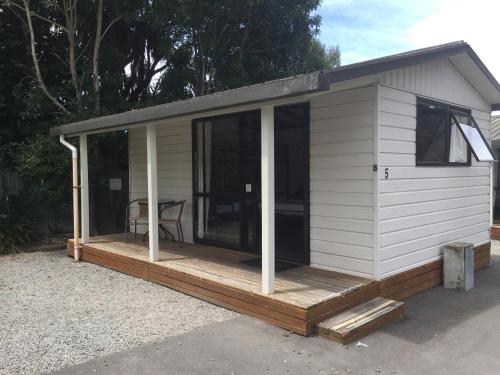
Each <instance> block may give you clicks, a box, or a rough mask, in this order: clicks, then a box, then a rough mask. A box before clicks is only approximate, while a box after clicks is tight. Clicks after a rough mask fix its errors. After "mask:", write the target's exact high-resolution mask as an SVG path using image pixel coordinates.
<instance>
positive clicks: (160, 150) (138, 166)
mask: <svg viewBox="0 0 500 375" xmlns="http://www.w3.org/2000/svg"><path fill="white" fill-rule="evenodd" d="M128 137H129V141H128V142H129V187H130V200H134V199H138V198H145V197H147V195H148V186H147V162H146V130H145V128H135V129H129V131H128ZM156 143H157V146H156V148H157V157H158V199H175V200H182V199H185V200H187V204H186V206H185V207H184V211H183V214H182V228H183V232H184V238H185V240H186V241H188V242H192V241H193V219H192V215H193V213H192V212H193V211H192V208H193V205H192V198H193V195H192V192H191V191H192V172H191V171H192V162H191V159H192V156H191V143H192V141H191V121H190V120H187V121H186V120H184V121H180V122H179V121H177V122H168V123H165V124H164V125H159V126H158V127H157V141H156ZM132 214H134V212H132ZM132 229H133V228H132ZM169 229H170V230H173V233H175V228H169ZM137 231H138V232H139V233H145V232H146V231H147V223H146V222H144V221H143V222H139V223H138V228H137Z"/></svg>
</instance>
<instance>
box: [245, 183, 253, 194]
mask: <svg viewBox="0 0 500 375" xmlns="http://www.w3.org/2000/svg"><path fill="white" fill-rule="evenodd" d="M245 192H247V193H251V192H252V184H245Z"/></svg>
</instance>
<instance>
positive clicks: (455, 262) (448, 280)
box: [443, 242, 474, 291]
mask: <svg viewBox="0 0 500 375" xmlns="http://www.w3.org/2000/svg"><path fill="white" fill-rule="evenodd" d="M443 268H444V269H443V274H444V287H445V288H449V289H455V290H461V291H467V290H470V289H472V288H474V245H473V244H471V243H468V242H454V243H450V244H448V245H445V247H444V254H443Z"/></svg>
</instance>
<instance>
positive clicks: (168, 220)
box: [158, 200, 186, 242]
mask: <svg viewBox="0 0 500 375" xmlns="http://www.w3.org/2000/svg"><path fill="white" fill-rule="evenodd" d="M185 204H186V200H182V201H177V202H174V203H172V204H169V205H166V206H165V207H163V208H162V209H161V210H160V212H159V213H158V216H159V218H158V225H159V226H160V228H161V229H162V230H163V232H164V233H165V236H166V235H167V233H170V232H168V231H167V230H166V228H164V225H167V224H175V227H176V229H177V237H178V239H179V242H184V233H183V232H182V223H181V218H182V211H183V210H184V205H185ZM175 209H177V211H175ZM163 214H169V215H168V216H167V217H163ZM172 238H173V240H174V241H175V237H174V236H173V235H172Z"/></svg>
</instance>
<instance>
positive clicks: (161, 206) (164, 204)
mask: <svg viewBox="0 0 500 375" xmlns="http://www.w3.org/2000/svg"><path fill="white" fill-rule="evenodd" d="M174 203H175V199H158V218H160V216H161V213H162V211H163V210H165V209H167V208H168V207H169V206H170V205H172V204H174ZM139 204H145V205H147V204H148V202H144V203H141V202H139ZM158 226H159V227H160V229H161V230H162V231H163V233H164V234H165V237H167V238H168V236H170V237H172V240H173V241H175V237H174V235H173V234H172V233H171V232H170V231H169V230H168V229H167V228H165V226H164V225H163V224H159V225H158ZM148 233H149V230H147V231H146V233H144V234H143V236H142V241H143V242H144V241H145V240H146V236H147V235H148Z"/></svg>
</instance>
